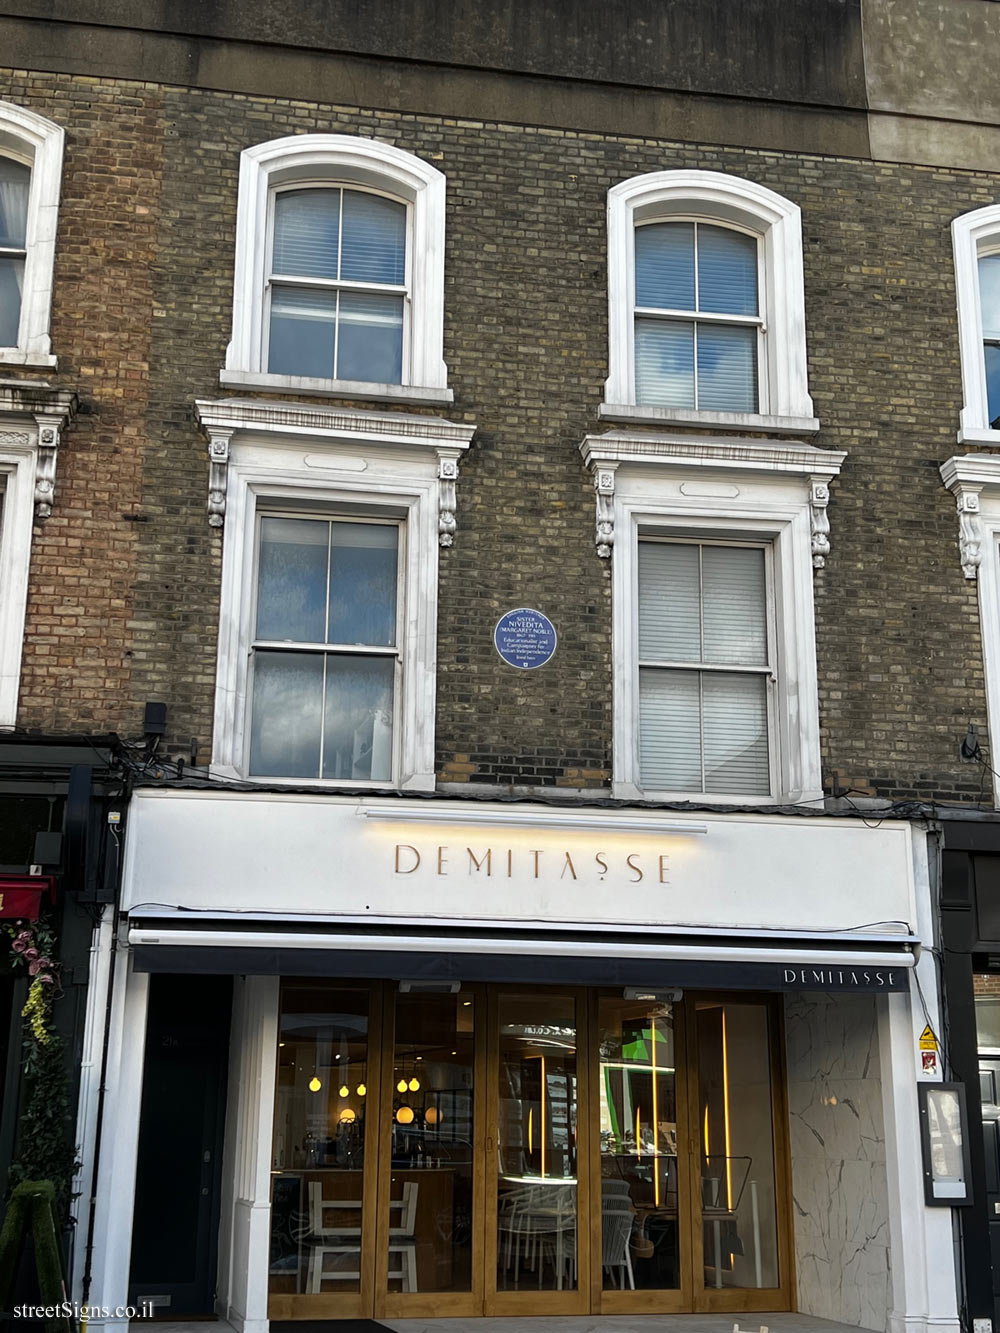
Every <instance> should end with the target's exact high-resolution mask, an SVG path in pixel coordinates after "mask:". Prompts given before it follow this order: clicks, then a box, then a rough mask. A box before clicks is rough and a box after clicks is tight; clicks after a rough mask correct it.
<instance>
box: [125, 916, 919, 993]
mask: <svg viewBox="0 0 1000 1333" xmlns="http://www.w3.org/2000/svg"><path fill="white" fill-rule="evenodd" d="M128 938H129V944H130V946H131V949H132V953H133V961H134V966H135V967H136V968H137V969H138V970H139V971H144V972H172V973H185V972H187V973H220V974H225V973H229V974H240V975H255V976H256V975H265V976H274V975H285V976H316V977H343V978H362V977H371V978H396V979H403V978H410V979H414V980H422V981H427V982H432V981H441V982H445V981H493V982H514V983H535V984H538V983H544V984H552V985H586V986H621V985H638V986H646V987H651V988H652V987H657V988H668V987H677V988H689V989H698V988H705V989H726V990H771V991H777V990H818V991H849V992H855V993H856V992H888V991H905V990H907V989H908V988H909V969H910V968H911V967H912V966H913V965H914V963H915V962H916V958H917V953H918V952H919V943H918V941H917V940H916V938H915V937H913V936H911V935H899V934H897V935H886V934H880V935H870V934H859V935H854V936H851V937H844V936H843V935H837V936H834V937H829V936H823V937H819V938H817V937H804V936H784V935H776V934H771V935H768V934H761V935H753V934H749V933H747V934H740V935H739V936H736V935H732V934H729V935H699V936H694V935H665V934H657V935H653V934H643V935H636V934H632V935H629V936H615V935H603V936H598V935H594V934H589V935H588V934H586V933H581V935H579V936H571V935H568V934H566V933H559V934H555V933H546V932H533V931H525V932H521V933H511V932H506V931H456V930H442V931H433V930H428V929H400V928H396V929H385V930H381V931H378V930H365V931H361V930H351V929H338V928H336V927H332V926H331V927H328V928H325V929H319V928H314V929H302V930H289V929H286V930H278V929H271V930H268V929H256V928H253V927H249V926H247V927H243V928H234V927H232V926H231V925H229V924H227V923H209V922H205V923H199V924H198V925H193V924H185V925H183V926H181V925H179V924H176V923H175V922H168V923H166V924H162V925H161V924H159V923H157V924H152V923H146V924H142V925H138V924H136V925H133V926H132V928H131V929H130V931H129V936H128Z"/></svg>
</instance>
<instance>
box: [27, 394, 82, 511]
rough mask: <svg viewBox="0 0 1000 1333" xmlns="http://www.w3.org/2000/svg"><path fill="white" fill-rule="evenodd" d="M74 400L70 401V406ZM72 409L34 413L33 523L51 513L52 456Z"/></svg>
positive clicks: (54, 482)
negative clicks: (35, 448)
mask: <svg viewBox="0 0 1000 1333" xmlns="http://www.w3.org/2000/svg"><path fill="white" fill-rule="evenodd" d="M75 406H76V400H75V398H74V400H73V408H75ZM72 414H73V413H72V410H70V409H64V410H59V411H55V412H35V413H34V414H33V415H34V418H35V423H36V424H37V426H38V446H37V450H36V454H35V522H36V523H44V522H45V520H46V519H47V518H48V517H49V516H50V515H51V513H52V503H53V501H54V500H55V493H56V459H57V456H58V453H59V439H60V436H61V434H62V431H63V428H64V427H65V426H66V425H68V423H69V421H70V419H71V417H72Z"/></svg>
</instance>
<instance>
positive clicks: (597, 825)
mask: <svg viewBox="0 0 1000 1333" xmlns="http://www.w3.org/2000/svg"><path fill="white" fill-rule="evenodd" d="M358 815H359V816H360V817H361V818H362V819H372V820H375V821H377V822H378V823H383V822H384V823H397V824H461V825H464V824H500V825H513V826H517V827H521V828H537V829H584V830H590V829H592V830H593V831H594V832H595V833H632V834H636V835H639V834H642V833H691V834H707V833H708V825H707V824H693V823H691V824H689V823H686V822H681V821H680V820H678V819H647V818H645V816H644V815H642V814H637V815H636V817H635V818H634V819H632V818H623V817H622V816H621V815H607V816H601V815H596V814H594V813H593V811H590V812H588V813H587V814H583V813H581V814H576V812H573V813H572V814H570V813H567V812H566V811H562V810H553V811H552V812H551V813H550V812H549V811H547V810H546V811H544V812H542V811H537V810H520V809H517V808H516V807H515V808H513V809H510V810H498V809H496V808H495V807H493V808H491V809H488V810H481V809H476V808H475V807H473V808H472V809H468V808H465V807H462V808H456V809H448V810H442V809H441V807H440V806H434V807H428V806H425V805H403V804H401V803H396V802H395V801H394V802H392V803H391V804H390V803H389V802H387V801H380V802H379V804H378V805H360V806H359V807H358Z"/></svg>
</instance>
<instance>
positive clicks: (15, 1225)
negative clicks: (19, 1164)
mask: <svg viewBox="0 0 1000 1333" xmlns="http://www.w3.org/2000/svg"><path fill="white" fill-rule="evenodd" d="M29 1229H30V1232H31V1238H32V1241H33V1242H34V1253H35V1269H36V1271H37V1274H38V1294H39V1296H40V1297H41V1302H42V1305H44V1306H48V1307H50V1308H51V1307H54V1306H58V1305H60V1304H61V1303H62V1302H63V1301H65V1300H66V1284H65V1281H64V1280H63V1273H62V1256H61V1254H60V1252H59V1241H58V1238H57V1236H56V1228H55V1190H54V1189H53V1187H52V1182H51V1181H49V1180H24V1181H22V1182H21V1183H20V1184H19V1185H18V1186H17V1187H16V1188H15V1189H14V1191H13V1193H12V1194H11V1196H10V1199H9V1201H8V1203H7V1210H6V1213H5V1214H4V1219H3V1226H2V1228H0V1309H9V1308H10V1306H11V1304H12V1300H11V1297H12V1295H13V1287H14V1279H15V1277H16V1275H17V1265H18V1260H19V1259H20V1257H21V1254H22V1252H23V1249H24V1244H25V1241H26V1239H27V1236H28V1232H29ZM45 1329H46V1333H70V1330H71V1329H72V1323H71V1322H70V1320H69V1319H68V1318H66V1317H65V1316H62V1315H60V1316H57V1317H55V1318H52V1319H47V1320H46V1321H45Z"/></svg>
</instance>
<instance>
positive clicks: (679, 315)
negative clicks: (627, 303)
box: [635, 305, 764, 329]
mask: <svg viewBox="0 0 1000 1333" xmlns="http://www.w3.org/2000/svg"><path fill="white" fill-rule="evenodd" d="M635 313H636V314H637V315H640V316H641V317H642V318H643V319H682V320H684V321H685V322H686V323H688V324H696V323H697V324H745V325H747V326H748V327H750V328H758V329H763V328H764V320H763V318H762V317H761V316H760V315H720V314H719V313H718V312H716V311H712V310H674V309H673V308H672V307H670V306H646V305H637V306H636V308H635Z"/></svg>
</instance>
